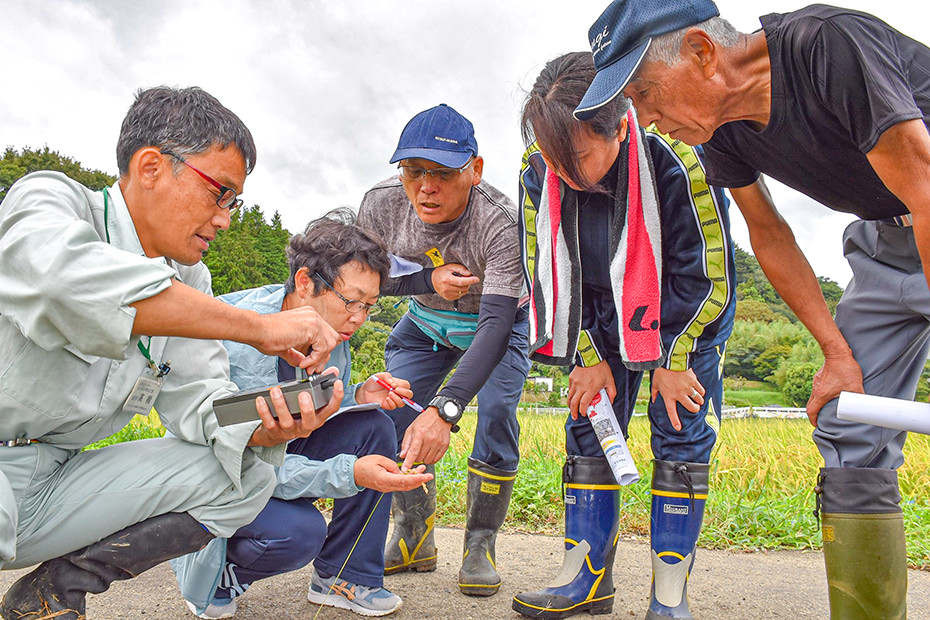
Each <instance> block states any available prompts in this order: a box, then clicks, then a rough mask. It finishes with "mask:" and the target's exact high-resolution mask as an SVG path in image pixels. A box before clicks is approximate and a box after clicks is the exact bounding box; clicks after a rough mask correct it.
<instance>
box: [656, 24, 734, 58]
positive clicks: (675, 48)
mask: <svg viewBox="0 0 930 620" xmlns="http://www.w3.org/2000/svg"><path fill="white" fill-rule="evenodd" d="M692 28H699V29H701V30H703V31H704V32H706V33H707V36H709V37H710V39H711V41H713V42H714V43H716V44H718V45H720V46H722V47H733V46H734V45H736V44H737V43H738V42H739V40H740V36H741V33H740V32H739V31H738V30H737V29H736V28H734V27H733V26H732V24H730V22H728V21H727V20H725V19H723V18H722V17H711V18H710V19H708V20H707V21H703V22H701V23H699V24H694V25H693V26H688V27H687V28H682V29H680V30H673V31H671V32H667V33H665V34H662V35H659V36H657V37H655V38H654V39H653V40H652V44H651V45H649V51H648V52H647V53H646V58H645V60H647V61H649V62H661V63H662V64H664V65H665V66H666V67H671V66H672V65H675V64H677V63H678V62H679V61H680V60H681V42H682V41H684V39H685V33H686V32H688V31H689V30H690V29H692Z"/></svg>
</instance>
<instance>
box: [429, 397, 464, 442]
mask: <svg viewBox="0 0 930 620" xmlns="http://www.w3.org/2000/svg"><path fill="white" fill-rule="evenodd" d="M429 406H430V407H436V410H437V411H439V417H440V418H442V419H443V420H445V421H446V422H448V423H449V424H451V425H452V432H453V433H457V432H459V424H458V423H459V420H461V419H462V414H463V413H465V407H463V406H462V404H461V403H459V401H457V400H455V399H454V398H449V397H448V396H436V397H435V398H434V399H433V400H431V401H429Z"/></svg>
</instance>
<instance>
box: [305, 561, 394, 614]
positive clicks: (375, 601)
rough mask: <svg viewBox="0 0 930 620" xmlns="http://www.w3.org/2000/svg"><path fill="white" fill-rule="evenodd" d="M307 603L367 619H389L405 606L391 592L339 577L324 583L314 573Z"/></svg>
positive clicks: (318, 575) (314, 572)
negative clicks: (337, 609)
mask: <svg viewBox="0 0 930 620" xmlns="http://www.w3.org/2000/svg"><path fill="white" fill-rule="evenodd" d="M307 600H308V601H310V602H311V603H315V604H317V605H328V606H330V607H338V608H340V609H348V610H350V611H354V612H355V613H357V614H361V615H363V616H386V615H388V614H392V613H394V612H395V611H397V610H398V609H400V607H401V605H403V604H404V602H403V601H402V600H401V598H400V597H399V596H397V595H396V594H394V593H393V592H391V591H390V590H388V589H387V588H372V587H369V586H363V585H361V584H358V583H352V582H350V581H346V580H344V579H340V580H339V581H338V582H337V581H336V578H335V577H330V578H328V579H323V578H322V577H320V574H319V573H318V572H316V569H313V575H312V576H311V577H310V589H309V591H308V592H307Z"/></svg>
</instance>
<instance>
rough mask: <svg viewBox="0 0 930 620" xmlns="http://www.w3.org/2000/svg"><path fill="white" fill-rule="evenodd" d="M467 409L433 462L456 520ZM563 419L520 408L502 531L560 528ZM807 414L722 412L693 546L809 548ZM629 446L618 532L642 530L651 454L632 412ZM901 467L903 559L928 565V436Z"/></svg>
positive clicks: (446, 513) (812, 451)
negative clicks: (634, 473)
mask: <svg viewBox="0 0 930 620" xmlns="http://www.w3.org/2000/svg"><path fill="white" fill-rule="evenodd" d="M474 424H475V416H474V414H473V413H469V414H466V417H465V418H463V421H462V424H461V426H462V431H461V432H459V433H458V434H454V435H453V437H452V445H451V446H450V448H449V451H448V452H447V453H446V455H445V457H443V459H442V460H441V461H440V462H439V463H437V464H436V476H437V497H438V501H439V509H438V512H439V521H440V523H441V524H443V525H455V526H463V525H464V521H465V515H464V512H463V511H464V509H465V503H466V500H465V496H466V484H465V479H466V472H467V457H468V455H469V454H470V452H471V437H472V436H473V434H474ZM563 424H564V418H563V417H561V416H558V415H547V414H535V413H520V425H521V437H520V451H521V462H520V473H519V475H518V476H517V481H516V484H515V485H514V494H513V500H512V502H511V507H510V512H509V513H508V517H507V522H506V523H505V526H504V527H505V528H507V529H511V530H519V531H525V532H534V533H547V534H559V533H561V532H562V528H563V523H562V519H563V512H562V495H561V471H562V469H561V468H562V463H563V462H564V460H565V451H564V429H563ZM811 430H812V427H811V425H810V423H809V422H808V421H807V420H806V419H803V420H797V419H794V420H785V419H758V418H741V419H725V420H724V421H723V425H722V428H721V434H720V438H719V439H718V442H717V447H716V449H715V452H714V455H713V458H712V460H711V479H710V485H711V486H710V499H709V500H708V503H707V512H706V514H705V518H704V528H703V530H702V532H701V538H700V540H699V543H698V544H699V545H700V546H702V547H708V548H717V549H743V550H762V549H817V548H820V546H821V535H820V529H819V526H818V523H817V519H816V518H815V517H814V514H813V511H814V503H815V500H814V491H813V488H814V483H815V480H816V477H817V472H818V471H819V469H820V466H821V459H820V454H819V453H818V452H817V449H816V448H815V446H814V444H813V442H812V440H811V438H810V434H811ZM628 443H629V447H630V452H631V453H632V455H633V458H634V460H635V461H636V464H637V466H638V468H639V471H640V480H639V482H637V483H635V484H633V485H630V486H628V487H624V488H623V489H622V490H621V492H620V512H621V517H620V529H621V532H622V533H623V534H624V535H628V536H642V537H648V535H649V510H650V495H649V486H650V485H649V483H650V478H651V475H652V464H651V459H652V454H651V451H650V448H649V422H648V420H647V419H646V418H645V417H635V418H633V421H632V423H631V425H630V439H629V442H628ZM905 457H906V462H905V465H904V466H903V467H902V468H901V469H900V470H899V478H900V485H901V495H902V507H903V510H904V520H905V528H906V532H907V545H908V557H909V562H910V564H911V566H913V567H917V568H921V569H924V570H930V437H928V436H926V435H917V434H912V435H910V437H909V438H908V442H907V445H906V447H905Z"/></svg>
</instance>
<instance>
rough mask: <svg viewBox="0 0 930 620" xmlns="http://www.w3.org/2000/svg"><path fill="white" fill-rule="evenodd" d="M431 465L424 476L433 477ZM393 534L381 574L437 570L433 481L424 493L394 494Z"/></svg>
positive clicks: (402, 492) (414, 491)
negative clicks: (430, 475) (429, 475)
mask: <svg viewBox="0 0 930 620" xmlns="http://www.w3.org/2000/svg"><path fill="white" fill-rule="evenodd" d="M435 471H436V468H435V467H434V466H433V465H427V466H426V472H427V473H430V474H435ZM391 514H392V515H393V516H394V531H393V532H392V533H391V539H390V540H389V541H388V543H387V546H386V547H385V548H384V574H385V575H393V574H395V573H402V572H404V571H408V570H412V571H416V572H429V571H434V570H436V541H435V537H434V535H433V525H434V523H435V521H436V478H435V477H434V478H433V479H432V480H430V481H429V482H427V483H426V490H424V489H423V487H417V488H415V489H412V490H410V491H395V492H394V493H393V500H392V504H391Z"/></svg>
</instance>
